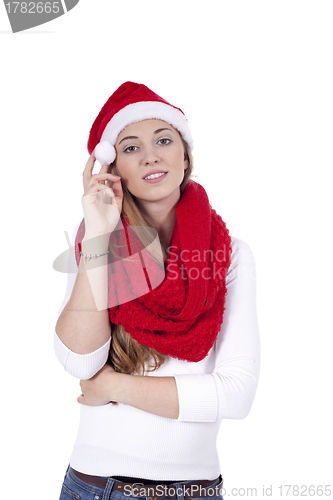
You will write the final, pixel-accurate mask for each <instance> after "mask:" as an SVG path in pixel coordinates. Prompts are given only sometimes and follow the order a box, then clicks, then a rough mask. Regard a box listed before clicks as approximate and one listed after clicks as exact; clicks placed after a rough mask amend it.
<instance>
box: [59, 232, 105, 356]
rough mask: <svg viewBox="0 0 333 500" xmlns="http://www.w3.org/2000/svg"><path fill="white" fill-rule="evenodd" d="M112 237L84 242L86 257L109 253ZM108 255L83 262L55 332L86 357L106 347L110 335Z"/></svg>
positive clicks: (65, 342) (71, 347) (84, 240)
mask: <svg viewBox="0 0 333 500" xmlns="http://www.w3.org/2000/svg"><path fill="white" fill-rule="evenodd" d="M109 238H110V235H103V236H101V237H98V238H86V237H85V238H84V239H83V240H82V252H83V253H84V254H101V253H105V252H107V249H108V243H109ZM107 262H108V259H107V255H104V256H102V257H98V258H97V259H96V260H95V259H91V260H90V261H88V262H87V263H86V264H85V263H84V260H83V257H81V259H80V264H79V270H78V273H77V276H76V279H75V283H74V287H73V290H72V294H71V297H70V299H69V301H68V303H67V304H66V306H65V307H64V309H63V311H62V313H61V314H60V316H59V318H58V321H57V324H56V327H55V329H56V332H57V335H58V337H59V338H60V340H61V341H62V342H63V343H64V344H65V345H66V346H67V347H68V348H69V349H71V350H72V351H74V352H76V353H78V354H87V353H90V352H92V351H95V350H96V349H98V348H99V347H101V346H102V345H104V344H105V343H106V342H107V341H108V339H109V338H110V335H111V324H110V320H109V315H108V309H107V306H108V267H107Z"/></svg>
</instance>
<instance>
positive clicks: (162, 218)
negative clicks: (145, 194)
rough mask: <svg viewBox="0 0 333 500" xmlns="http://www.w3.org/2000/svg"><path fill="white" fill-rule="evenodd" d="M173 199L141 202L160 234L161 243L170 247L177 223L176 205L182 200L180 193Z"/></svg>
mask: <svg viewBox="0 0 333 500" xmlns="http://www.w3.org/2000/svg"><path fill="white" fill-rule="evenodd" d="M175 194H176V195H175V196H173V199H170V198H167V199H165V200H158V201H147V200H140V204H141V205H142V207H143V209H144V210H145V212H146V213H147V215H148V217H149V218H150V219H151V221H152V225H153V228H154V229H156V231H157V232H158V235H159V238H160V240H161V241H164V242H165V243H166V244H167V245H169V242H170V239H171V235H172V231H173V228H174V225H175V222H176V205H177V203H178V201H179V199H180V191H179V192H178V193H177V192H176V193H175Z"/></svg>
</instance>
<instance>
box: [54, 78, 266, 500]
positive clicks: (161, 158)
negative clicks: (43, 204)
mask: <svg viewBox="0 0 333 500" xmlns="http://www.w3.org/2000/svg"><path fill="white" fill-rule="evenodd" d="M191 149H192V137H191V133H190V129H189V126H188V123H187V120H186V118H185V115H184V114H183V112H182V111H181V110H180V109H179V108H176V107H174V106H172V105H171V104H169V103H168V102H167V101H165V100H164V99H162V98H161V97H159V96H158V95H157V94H155V93H154V92H152V91H151V90H150V89H148V88H147V87H146V86H144V85H141V84H136V83H132V82H126V83H124V84H123V85H121V87H119V89H117V90H116V92H115V93H114V94H113V95H112V96H111V97H110V98H109V100H108V101H107V102H106V103H105V105H104V106H103V108H102V109H101V111H100V113H99V115H98V117H97V118H96V120H95V122H94V124H93V126H92V129H91V131H90V136H89V141H88V150H89V153H90V155H91V156H90V158H89V160H88V163H87V165H86V167H85V169H84V172H83V184H84V195H83V197H82V200H81V201H82V206H83V212H84V219H83V220H82V222H81V224H80V225H79V227H78V230H77V231H76V230H75V233H74V234H76V238H75V252H76V261H77V265H78V273H77V274H76V275H73V274H72V275H69V282H68V288H67V293H66V296H65V299H64V301H63V305H62V307H61V310H60V311H61V312H60V315H59V319H58V322H57V324H56V328H55V351H56V355H57V357H58V359H59V361H60V362H61V363H62V365H63V366H64V368H65V369H66V370H67V371H68V372H69V373H70V374H71V375H73V376H74V377H77V378H79V379H81V382H80V386H81V391H82V394H81V395H80V396H79V397H78V402H79V403H80V407H81V418H80V426H79V431H78V434H77V438H76V442H75V445H74V449H73V452H72V456H71V459H70V465H69V466H68V469H67V471H66V475H65V479H64V482H63V486H62V490H61V496H60V499H61V500H65V499H73V498H77V499H81V500H93V499H95V500H98V499H100V500H102V499H103V500H107V499H109V498H117V499H118V500H123V499H125V498H127V497H128V498H130V500H131V499H132V498H138V497H141V498H153V499H155V498H161V499H164V498H174V499H178V500H187V499H189V498H199V497H200V498H206V497H209V498H213V499H214V500H217V499H218V500H221V498H222V496H221V488H222V477H221V471H220V464H219V458H218V455H217V451H216V438H217V433H218V430H219V426H220V424H221V421H222V419H224V418H233V419H239V418H244V417H246V415H247V414H248V412H249V411H250V408H251V405H252V402H253V399H254V395H255V392H256V387H257V383H258V375H259V334H258V323H257V316H256V303H255V265H254V259H253V255H252V252H251V250H250V248H249V247H248V245H247V244H246V243H245V242H243V241H242V240H240V239H237V238H234V237H233V238H231V237H230V236H229V231H228V229H227V228H226V225H225V223H224V221H223V220H222V218H221V216H220V215H218V214H217V213H216V211H215V210H214V209H213V208H212V207H211V205H210V203H209V200H208V197H207V194H206V192H205V190H204V189H203V187H202V186H201V185H200V184H198V183H196V182H194V181H193V180H192V179H191V178H190V177H191V173H192V170H193V161H192V154H191ZM96 159H98V160H99V162H100V163H101V165H102V168H101V169H100V172H99V173H98V174H92V171H93V168H94V164H95V160H96ZM207 168H209V167H207ZM213 174H214V172H213V171H212V175H213ZM110 186H112V188H111V187H110ZM138 483H139V484H138Z"/></svg>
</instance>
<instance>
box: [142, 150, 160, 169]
mask: <svg viewBox="0 0 333 500" xmlns="http://www.w3.org/2000/svg"><path fill="white" fill-rule="evenodd" d="M158 162H159V157H158V154H157V151H156V150H155V149H154V148H153V147H146V148H144V151H143V163H144V164H145V165H150V164H155V163H158Z"/></svg>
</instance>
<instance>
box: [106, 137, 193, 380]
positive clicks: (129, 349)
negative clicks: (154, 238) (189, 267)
mask: <svg viewBox="0 0 333 500" xmlns="http://www.w3.org/2000/svg"><path fill="white" fill-rule="evenodd" d="M181 139H182V142H183V146H184V152H185V159H186V160H187V161H188V168H187V169H186V170H185V171H184V178H183V180H182V183H181V184H180V195H181V196H182V193H183V191H184V189H185V186H186V184H187V183H188V181H189V179H190V177H191V174H192V171H193V157H192V153H191V150H190V148H189V146H188V144H187V143H186V142H185V141H184V140H183V138H182V137H181ZM109 173H111V174H115V175H119V173H118V171H117V167H116V161H115V162H114V163H112V164H111V165H110V168H109ZM121 184H122V189H123V194H124V197H123V206H122V214H125V215H126V216H127V217H128V219H129V223H130V225H131V226H137V227H140V229H141V228H142V229H143V231H141V230H140V232H139V233H137V234H138V237H139V238H140V240H141V241H142V243H143V245H144V244H145V241H144V240H145V231H144V228H145V227H147V228H149V227H153V224H152V220H151V219H150V217H149V215H148V214H147V213H146V212H145V211H144V210H143V207H142V206H141V205H140V203H139V202H138V200H137V199H136V198H135V197H134V196H133V195H132V194H131V193H130V192H129V190H128V189H127V187H126V186H125V184H124V183H123V182H122V181H121ZM150 234H151V233H150ZM147 237H148V238H149V235H148V236H147ZM150 241H151V238H150ZM160 243H161V247H162V254H163V261H164V263H165V262H166V261H167V258H168V254H167V245H166V242H164V241H162V240H161V241H160ZM164 360H165V356H164V355H163V354H161V353H160V352H158V351H156V350H155V349H151V348H150V347H146V346H144V345H142V344H139V342H137V341H136V340H134V339H133V338H132V337H131V335H130V334H129V333H127V332H126V331H125V329H124V327H123V326H122V325H115V324H112V339H111V346H110V352H109V359H108V362H109V364H110V365H111V366H112V367H113V368H114V369H115V370H116V371H117V372H120V373H127V374H133V373H138V374H139V373H141V374H144V373H145V371H154V370H156V369H157V368H159V367H160V366H161V365H162V364H163V363H164ZM148 361H150V362H152V364H150V365H149V367H148V369H146V363H147V362H148ZM147 364H148V363H147Z"/></svg>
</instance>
